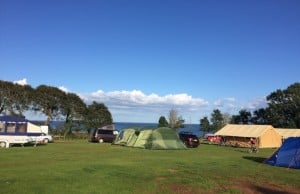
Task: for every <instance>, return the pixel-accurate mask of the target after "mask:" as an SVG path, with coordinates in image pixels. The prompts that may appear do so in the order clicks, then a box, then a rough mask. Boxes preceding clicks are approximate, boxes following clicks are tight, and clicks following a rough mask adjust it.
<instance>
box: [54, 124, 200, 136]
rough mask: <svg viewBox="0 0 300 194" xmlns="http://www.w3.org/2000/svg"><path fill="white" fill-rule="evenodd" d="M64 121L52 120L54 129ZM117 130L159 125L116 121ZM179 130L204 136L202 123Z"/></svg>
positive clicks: (84, 130)
mask: <svg viewBox="0 0 300 194" xmlns="http://www.w3.org/2000/svg"><path fill="white" fill-rule="evenodd" d="M63 125H64V122H63V121H51V122H50V127H51V129H53V130H59V129H61V128H62V127H63ZM114 125H115V130H117V131H120V130H122V129H125V128H129V127H149V128H154V127H157V125H158V123H134V122H114ZM81 131H83V132H86V129H82V130H81ZM178 132H190V133H193V134H195V135H197V136H198V137H201V136H203V134H204V132H203V131H201V130H200V124H185V125H184V127H182V128H179V129H178Z"/></svg>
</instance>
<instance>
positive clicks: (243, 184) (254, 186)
mask: <svg viewBox="0 0 300 194" xmlns="http://www.w3.org/2000/svg"><path fill="white" fill-rule="evenodd" d="M226 188H227V189H234V190H238V191H239V192H241V193H243V194H266V193H272V194H300V190H299V189H298V188H296V187H292V186H286V185H279V184H275V183H260V184H258V183H254V182H249V181H246V180H237V181H234V182H232V184H230V185H228V186H226Z"/></svg>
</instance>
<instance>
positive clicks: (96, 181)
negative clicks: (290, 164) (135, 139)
mask: <svg viewBox="0 0 300 194" xmlns="http://www.w3.org/2000/svg"><path fill="white" fill-rule="evenodd" d="M274 151H275V150H273V149H263V150H260V152H259V153H258V154H249V153H247V150H246V149H243V148H231V147H221V146H216V145H201V146H199V147H198V148H196V149H189V150H172V151H163V150H142V149H133V148H126V147H120V146H111V145H110V144H94V143H88V142H87V141H83V140H81V141H67V142H63V141H62V142H57V143H53V144H49V145H46V146H38V147H12V148H9V149H0V166H1V170H0V174H1V177H0V188H1V193H20V194H21V193H22V194H23V193H51V194H53V193H113V194H115V193H137V194H138V193H146V194H150V193H251V192H252V191H257V192H260V193H266V192H273V193H275V192H283V191H284V192H286V193H297V192H298V193H299V192H300V182H299V177H300V170H294V169H286V168H279V167H272V166H268V165H264V164H262V163H261V162H262V161H264V160H265V159H266V158H267V157H269V156H270V155H271V154H272V153H273V152H274Z"/></svg>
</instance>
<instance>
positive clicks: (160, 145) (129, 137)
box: [113, 127, 186, 150]
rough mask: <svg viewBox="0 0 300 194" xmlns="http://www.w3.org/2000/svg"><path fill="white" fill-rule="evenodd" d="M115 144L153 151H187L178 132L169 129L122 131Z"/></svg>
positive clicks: (128, 129)
mask: <svg viewBox="0 0 300 194" xmlns="http://www.w3.org/2000/svg"><path fill="white" fill-rule="evenodd" d="M113 144H114V145H123V146H127V147H135V148H143V149H152V150H166V149H167V150H168V149H186V147H185V145H184V144H183V142H182V141H181V140H180V139H179V137H178V134H177V132H176V131H175V130H174V129H171V128H167V127H161V128H154V129H151V128H138V127H137V128H126V129H123V130H121V131H120V133H119V134H118V136H117V137H116V139H115V141H114V142H113Z"/></svg>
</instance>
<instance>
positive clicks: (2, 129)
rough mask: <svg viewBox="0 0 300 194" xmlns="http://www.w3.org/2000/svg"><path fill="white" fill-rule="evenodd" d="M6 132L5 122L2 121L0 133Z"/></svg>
mask: <svg viewBox="0 0 300 194" xmlns="http://www.w3.org/2000/svg"><path fill="white" fill-rule="evenodd" d="M4 132H5V123H4V122H0V133H4Z"/></svg>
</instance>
